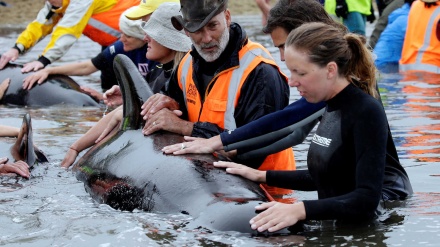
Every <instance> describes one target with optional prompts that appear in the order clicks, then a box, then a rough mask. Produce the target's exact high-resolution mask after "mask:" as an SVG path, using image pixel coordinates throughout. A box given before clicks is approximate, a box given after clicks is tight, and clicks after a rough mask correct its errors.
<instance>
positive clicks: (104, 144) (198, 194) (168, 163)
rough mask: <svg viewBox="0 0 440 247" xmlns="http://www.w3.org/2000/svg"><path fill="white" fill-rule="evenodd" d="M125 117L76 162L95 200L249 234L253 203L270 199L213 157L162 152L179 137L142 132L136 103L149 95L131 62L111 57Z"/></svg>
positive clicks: (121, 57)
mask: <svg viewBox="0 0 440 247" xmlns="http://www.w3.org/2000/svg"><path fill="white" fill-rule="evenodd" d="M114 67H115V72H116V75H117V77H118V81H119V84H120V86H121V91H122V93H123V98H124V118H123V122H122V124H121V126H120V129H119V130H117V132H115V133H114V134H113V135H112V136H108V137H107V138H106V139H104V140H103V141H101V142H100V143H98V144H96V145H95V146H94V147H92V148H91V149H90V150H89V151H88V152H87V153H86V154H84V156H82V157H81V159H80V160H78V162H77V163H76V164H75V165H74V167H73V170H74V171H75V172H76V174H77V178H78V179H79V180H81V181H83V182H84V184H85V188H86V190H87V191H88V192H89V193H90V194H91V195H92V196H93V197H94V198H95V199H96V200H98V201H99V202H101V203H107V204H109V205H110V206H112V207H113V208H116V209H122V210H129V211H130V210H133V209H135V208H138V209H142V210H146V211H149V212H160V213H171V214H175V213H183V214H187V215H190V216H191V217H192V218H193V219H194V220H193V221H191V222H190V223H189V224H188V225H187V227H190V228H199V227H203V228H207V229H211V230H222V231H239V232H248V233H252V232H253V231H252V229H251V228H250V226H249V220H250V219H251V218H252V217H253V216H255V215H256V212H255V209H254V207H255V206H256V205H258V204H259V203H261V202H266V201H268V200H267V198H266V196H265V193H264V191H263V190H262V189H261V188H260V186H259V185H258V184H256V183H254V182H251V181H249V180H247V179H244V178H242V177H239V176H233V175H230V174H227V173H226V172H225V171H224V170H223V169H218V168H215V167H214V166H213V165H212V163H213V162H214V161H216V160H218V159H217V158H216V157H214V156H213V155H207V154H206V155H180V156H173V155H165V154H163V153H162V151H161V149H162V147H164V146H166V145H169V144H174V143H177V142H181V141H183V138H182V136H179V135H175V134H172V133H169V132H161V133H155V134H153V135H151V136H144V135H143V134H142V132H141V129H142V118H141V116H140V110H141V109H140V107H141V106H142V104H143V102H145V101H146V100H147V99H148V97H150V96H151V95H152V94H153V93H152V91H151V89H150V88H149V87H148V84H147V83H146V82H145V80H144V79H143V77H142V76H141V75H140V74H139V72H138V71H137V69H136V68H135V66H134V65H133V64H132V62H131V61H130V60H129V59H128V58H127V57H125V56H124V55H118V56H117V57H116V58H115V65H114Z"/></svg>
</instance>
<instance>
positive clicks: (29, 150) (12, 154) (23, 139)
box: [0, 113, 48, 169]
mask: <svg viewBox="0 0 440 247" xmlns="http://www.w3.org/2000/svg"><path fill="white" fill-rule="evenodd" d="M0 157H8V158H9V161H11V162H14V161H18V160H22V161H25V162H26V163H27V164H28V165H29V167H30V169H32V168H33V167H34V165H36V164H38V163H45V162H48V159H47V157H46V156H45V155H44V153H43V152H41V151H40V150H39V149H38V148H37V147H35V146H34V142H33V133H32V122H31V117H30V115H29V114H28V113H27V114H25V115H24V117H23V124H22V125H21V128H20V134H19V135H18V137H17V139H16V140H15V143H14V144H13V145H12V146H11V144H10V143H8V142H0Z"/></svg>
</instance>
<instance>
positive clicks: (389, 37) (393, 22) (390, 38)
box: [373, 0, 414, 70]
mask: <svg viewBox="0 0 440 247" xmlns="http://www.w3.org/2000/svg"><path fill="white" fill-rule="evenodd" d="M413 1H414V0H405V3H404V5H403V6H402V7H400V8H398V9H396V10H394V11H393V12H391V14H390V15H389V17H388V25H387V27H386V28H385V30H384V31H383V32H382V34H381V35H380V37H379V40H378V42H377V43H376V46H375V47H374V50H373V53H374V54H375V55H376V60H375V61H374V64H375V65H376V66H377V67H378V68H379V69H382V68H385V67H389V66H394V67H395V68H396V70H398V66H399V60H400V57H401V55H402V47H403V40H404V38H405V33H406V27H407V25H408V13H409V10H410V8H411V4H412V2H413Z"/></svg>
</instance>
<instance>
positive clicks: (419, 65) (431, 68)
mask: <svg viewBox="0 0 440 247" xmlns="http://www.w3.org/2000/svg"><path fill="white" fill-rule="evenodd" d="M439 15H440V8H436V9H435V10H434V12H433V13H432V15H431V18H430V19H429V21H428V23H427V26H426V29H425V36H424V38H423V45H422V46H421V47H420V48H419V49H418V51H417V55H416V61H415V62H414V63H410V64H399V69H400V70H401V71H408V70H422V71H428V72H432V73H437V74H439V73H440V67H439V66H436V65H434V64H427V63H423V61H422V60H423V57H424V56H425V52H426V50H427V49H428V47H429V46H430V45H431V38H432V35H436V33H435V32H432V30H433V29H435V28H434V27H436V26H437V21H436V20H437V19H438V16H439Z"/></svg>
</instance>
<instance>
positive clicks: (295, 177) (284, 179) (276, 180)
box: [266, 170, 316, 191]
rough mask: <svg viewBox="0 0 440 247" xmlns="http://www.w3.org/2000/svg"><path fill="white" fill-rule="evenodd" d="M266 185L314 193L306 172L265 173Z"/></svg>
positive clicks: (313, 186)
mask: <svg viewBox="0 0 440 247" xmlns="http://www.w3.org/2000/svg"><path fill="white" fill-rule="evenodd" d="M266 183H267V185H270V186H275V187H279V188H285V189H293V190H303V191H315V190H316V186H315V183H314V182H313V178H312V176H311V175H310V173H309V171H308V170H295V171H275V170H271V171H267V173H266Z"/></svg>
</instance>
